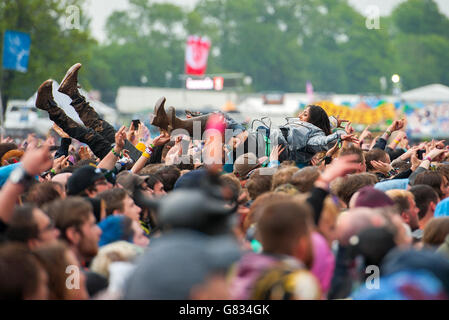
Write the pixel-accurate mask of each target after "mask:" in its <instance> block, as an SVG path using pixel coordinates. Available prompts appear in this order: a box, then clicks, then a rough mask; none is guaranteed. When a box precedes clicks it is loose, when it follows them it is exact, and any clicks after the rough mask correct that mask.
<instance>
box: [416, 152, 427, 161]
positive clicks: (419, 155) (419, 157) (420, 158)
mask: <svg viewBox="0 0 449 320" xmlns="http://www.w3.org/2000/svg"><path fill="white" fill-rule="evenodd" d="M424 153H426V150H418V151H417V154H418V159H419V160H422V156H423V154H424Z"/></svg>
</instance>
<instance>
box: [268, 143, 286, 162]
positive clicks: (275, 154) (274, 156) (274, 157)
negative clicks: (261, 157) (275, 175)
mask: <svg viewBox="0 0 449 320" xmlns="http://www.w3.org/2000/svg"><path fill="white" fill-rule="evenodd" d="M284 150H285V147H283V146H281V145H280V144H278V145H277V146H276V147H274V148H273V149H271V153H270V162H271V161H279V156H280V155H281V153H282V152H284Z"/></svg>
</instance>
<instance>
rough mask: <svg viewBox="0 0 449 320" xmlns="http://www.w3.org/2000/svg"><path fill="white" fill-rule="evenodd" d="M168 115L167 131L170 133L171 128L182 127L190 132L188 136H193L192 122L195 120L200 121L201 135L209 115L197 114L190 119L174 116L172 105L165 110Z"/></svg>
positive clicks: (174, 111)
mask: <svg viewBox="0 0 449 320" xmlns="http://www.w3.org/2000/svg"><path fill="white" fill-rule="evenodd" d="M167 116H168V131H169V133H171V132H172V131H173V130H176V129H184V130H187V132H188V133H189V134H190V136H191V137H192V136H193V128H194V126H193V124H194V123H195V121H198V122H200V124H201V136H202V135H203V133H204V130H206V124H207V120H208V119H209V115H203V116H197V117H193V118H190V119H185V120H182V119H179V118H178V117H176V110H175V108H173V107H170V108H169V109H168V112H167Z"/></svg>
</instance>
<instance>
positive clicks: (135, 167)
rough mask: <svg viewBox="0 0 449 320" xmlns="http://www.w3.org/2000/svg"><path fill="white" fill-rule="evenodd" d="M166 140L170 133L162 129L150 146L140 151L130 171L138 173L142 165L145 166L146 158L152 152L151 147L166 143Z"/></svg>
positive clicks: (168, 139)
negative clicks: (140, 153)
mask: <svg viewBox="0 0 449 320" xmlns="http://www.w3.org/2000/svg"><path fill="white" fill-rule="evenodd" d="M168 141H170V135H169V134H168V132H166V131H163V132H162V134H161V135H160V136H158V137H156V138H154V140H153V143H151V144H150V146H149V147H147V148H146V150H145V152H143V153H142V155H141V156H140V158H139V159H138V160H137V161H136V163H135V164H134V165H133V167H132V168H131V172H132V173H135V174H137V173H139V172H140V170H142V169H143V167H145V165H146V164H147V161H148V159H149V158H150V157H151V155H152V154H153V149H154V148H155V147H158V146H162V145H164V144H166V143H167V142H168Z"/></svg>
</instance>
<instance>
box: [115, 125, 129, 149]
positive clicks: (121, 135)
mask: <svg viewBox="0 0 449 320" xmlns="http://www.w3.org/2000/svg"><path fill="white" fill-rule="evenodd" d="M125 140H126V127H125V126H122V127H121V128H120V129H119V130H118V131H117V132H116V133H115V151H116V152H117V153H120V152H122V150H123V149H124V148H125Z"/></svg>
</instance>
